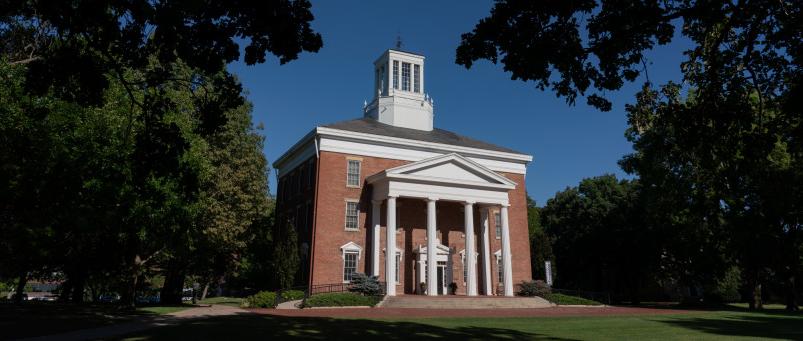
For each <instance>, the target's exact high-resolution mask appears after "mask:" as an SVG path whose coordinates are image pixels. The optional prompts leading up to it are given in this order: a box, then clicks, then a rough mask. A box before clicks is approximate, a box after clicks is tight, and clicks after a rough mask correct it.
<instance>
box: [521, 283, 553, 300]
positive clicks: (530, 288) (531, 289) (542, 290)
mask: <svg viewBox="0 0 803 341" xmlns="http://www.w3.org/2000/svg"><path fill="white" fill-rule="evenodd" d="M550 293H552V288H550V287H549V285H547V284H546V282H544V281H542V280H540V279H539V280H535V281H529V282H528V281H522V282H521V284H519V292H518V293H517V295H519V296H530V297H532V296H540V297H545V295H548V294H550Z"/></svg>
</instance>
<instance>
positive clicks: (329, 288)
mask: <svg viewBox="0 0 803 341" xmlns="http://www.w3.org/2000/svg"><path fill="white" fill-rule="evenodd" d="M349 288H351V283H333V284H316V285H313V286H312V287H311V288H310V290H309V291H308V294H307V296H308V297H309V296H311V295H315V294H326V293H332V292H347V291H349ZM379 288H381V290H382V292H381V295H384V294H385V282H379Z"/></svg>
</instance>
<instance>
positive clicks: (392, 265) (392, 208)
mask: <svg viewBox="0 0 803 341" xmlns="http://www.w3.org/2000/svg"><path fill="white" fill-rule="evenodd" d="M387 206H388V207H387V210H388V212H387V217H388V221H387V225H388V226H387V236H386V237H385V244H387V245H386V246H385V282H387V283H386V294H387V295H388V296H396V278H395V277H396V197H388V205H387Z"/></svg>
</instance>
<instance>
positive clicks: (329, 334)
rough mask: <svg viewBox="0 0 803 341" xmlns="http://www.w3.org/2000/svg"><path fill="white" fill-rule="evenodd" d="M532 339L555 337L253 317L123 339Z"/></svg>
mask: <svg viewBox="0 0 803 341" xmlns="http://www.w3.org/2000/svg"><path fill="white" fill-rule="evenodd" d="M367 337H370V338H372V339H376V340H382V341H387V340H412V339H425V340H426V339H438V340H461V341H465V340H530V339H551V340H567V339H558V338H552V337H548V336H545V335H540V334H536V333H527V332H521V331H516V330H510V329H502V328H484V327H455V328H448V327H438V326H432V325H428V324H421V323H415V322H408V321H382V320H363V319H334V318H328V317H284V316H266V315H255V314H240V315H231V316H219V317H214V318H208V319H197V320H192V321H187V322H183V323H181V324H178V325H174V326H166V327H160V328H154V329H149V330H146V331H142V332H139V333H136V334H132V335H127V336H125V337H122V338H121V339H128V338H130V339H136V340H168V339H171V340H174V339H183V340H218V339H220V340H238V339H249V340H250V339H267V340H288V339H300V340H362V339H365V338H367Z"/></svg>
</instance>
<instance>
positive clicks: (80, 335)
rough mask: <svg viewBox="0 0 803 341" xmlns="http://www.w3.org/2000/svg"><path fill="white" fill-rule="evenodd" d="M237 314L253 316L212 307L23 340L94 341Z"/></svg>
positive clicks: (243, 311) (223, 307)
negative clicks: (192, 320)
mask: <svg viewBox="0 0 803 341" xmlns="http://www.w3.org/2000/svg"><path fill="white" fill-rule="evenodd" d="M237 314H252V312H251V311H248V310H244V309H240V308H236V307H231V306H225V305H211V306H205V307H197V308H190V309H185V310H182V311H177V312H175V313H171V314H167V315H161V316H147V317H142V318H141V319H140V320H138V321H133V322H126V323H119V324H113V325H110V326H104V327H98V328H90V329H80V330H74V331H71V332H67V333H62V334H54V335H45V336H39V337H34V338H29V339H23V340H28V341H33V340H36V341H51V340H53V341H55V340H59V341H77V340H94V339H101V338H108V337H113V336H120V335H125V334H130V333H134V332H138V331H141V330H146V329H150V328H155V327H161V326H169V325H175V324H177V323H179V322H182V321H186V320H189V319H196V318H208V317H215V316H227V315H237Z"/></svg>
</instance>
